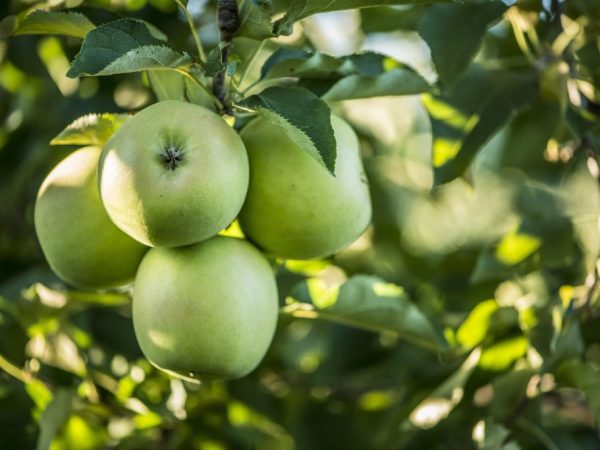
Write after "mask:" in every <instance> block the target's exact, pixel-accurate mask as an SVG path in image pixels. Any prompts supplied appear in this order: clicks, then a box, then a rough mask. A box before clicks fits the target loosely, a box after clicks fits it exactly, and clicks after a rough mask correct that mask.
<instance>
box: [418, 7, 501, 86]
mask: <svg viewBox="0 0 600 450" xmlns="http://www.w3.org/2000/svg"><path fill="white" fill-rule="evenodd" d="M507 8H508V7H507V6H506V5H505V4H504V3H503V2H499V1H493V2H477V3H464V4H456V5H433V6H432V7H431V8H429V9H428V10H427V12H426V13H425V15H424V17H423V19H422V21H421V23H420V26H419V33H420V34H421V36H422V37H423V39H425V41H426V42H427V44H428V45H429V48H430V49H431V57H432V59H433V62H434V64H435V67H436V69H437V72H438V75H439V78H440V80H441V82H442V84H443V85H444V86H445V87H447V86H450V85H452V84H453V83H454V82H455V81H456V79H457V78H458V77H459V76H460V75H461V74H462V73H463V72H464V70H465V69H466V68H467V66H468V65H469V64H470V63H471V60H472V59H473V57H474V56H475V53H477V50H478V49H479V47H480V46H481V43H482V41H483V37H484V36H485V33H486V32H487V29H488V28H489V26H490V25H491V24H492V23H494V22H495V21H497V20H498V19H499V18H500V17H501V16H502V14H504V11H506V9H507ZM458 30H464V31H462V32H457V31H458Z"/></svg>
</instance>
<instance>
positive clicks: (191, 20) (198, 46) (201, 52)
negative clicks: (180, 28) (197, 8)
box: [175, 0, 206, 63]
mask: <svg viewBox="0 0 600 450" xmlns="http://www.w3.org/2000/svg"><path fill="white" fill-rule="evenodd" d="M175 3H177V6H179V8H180V9H181V11H183V14H185V17H186V18H187V21H188V25H189V27H190V31H191V32H192V36H193V37H194V42H195V43H196V49H197V50H198V58H200V62H201V63H203V62H205V61H206V54H205V53H204V48H203V47H202V42H201V41H200V35H199V34H198V30H196V26H195V25H194V18H193V17H192V16H191V14H190V12H189V11H188V9H187V8H186V7H185V5H184V4H183V3H182V2H181V0H175Z"/></svg>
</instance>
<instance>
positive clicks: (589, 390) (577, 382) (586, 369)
mask: <svg viewBox="0 0 600 450" xmlns="http://www.w3.org/2000/svg"><path fill="white" fill-rule="evenodd" d="M556 377H557V381H558V382H559V383H561V384H566V385H567V386H572V387H575V388H577V389H579V390H580V391H581V392H582V393H583V395H585V397H586V399H587V401H588V403H589V405H590V408H591V410H592V412H593V414H594V418H595V420H596V424H598V425H600V370H598V369H597V368H596V367H594V366H593V365H591V364H584V363H583V362H580V361H570V362H568V363H565V364H563V365H562V366H561V367H560V368H559V369H558V370H557V372H556Z"/></svg>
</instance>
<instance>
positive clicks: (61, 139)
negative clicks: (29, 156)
mask: <svg viewBox="0 0 600 450" xmlns="http://www.w3.org/2000/svg"><path fill="white" fill-rule="evenodd" d="M129 117H130V116H129V114H110V113H104V114H88V115H85V116H82V117H80V118H78V119H76V120H75V121H74V122H72V123H71V124H69V125H68V126H67V127H66V128H65V129H64V130H63V131H61V132H60V133H59V134H58V136H56V137H55V138H54V139H52V141H50V144H51V145H98V146H103V145H104V144H105V143H106V142H107V141H108V140H109V139H110V137H111V136H112V135H113V134H114V132H115V131H117V130H118V129H119V127H120V126H121V125H123V123H125V121H126V120H127V119H128V118H129Z"/></svg>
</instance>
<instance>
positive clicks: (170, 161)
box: [160, 145, 183, 170]
mask: <svg viewBox="0 0 600 450" xmlns="http://www.w3.org/2000/svg"><path fill="white" fill-rule="evenodd" d="M160 157H161V159H162V161H163V162H164V163H165V166H166V167H167V169H169V170H175V168H176V167H177V166H179V165H180V164H181V161H183V152H182V151H181V149H180V148H179V147H176V146H173V145H172V146H169V147H167V148H165V151H164V152H163V153H162V154H161V155H160Z"/></svg>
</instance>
